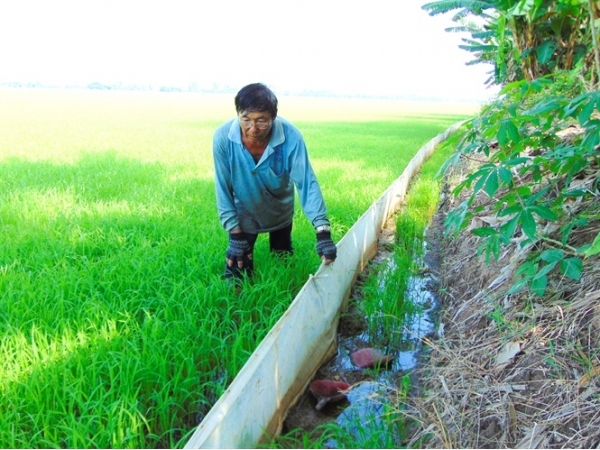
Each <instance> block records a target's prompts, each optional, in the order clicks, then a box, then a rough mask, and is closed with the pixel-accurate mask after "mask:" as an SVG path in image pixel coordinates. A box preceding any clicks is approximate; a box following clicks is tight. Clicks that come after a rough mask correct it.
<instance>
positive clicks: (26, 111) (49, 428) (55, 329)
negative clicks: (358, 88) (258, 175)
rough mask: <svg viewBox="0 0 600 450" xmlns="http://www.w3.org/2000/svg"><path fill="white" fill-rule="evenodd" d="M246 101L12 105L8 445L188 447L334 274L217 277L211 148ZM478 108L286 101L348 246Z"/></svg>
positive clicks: (3, 207)
mask: <svg viewBox="0 0 600 450" xmlns="http://www.w3.org/2000/svg"><path fill="white" fill-rule="evenodd" d="M233 97H234V95H217V94H192V93H159V92H125V91H122V92H113V91H84V90H81V91H77V90H42V89H37V90H36V89H32V90H25V89H23V90H19V89H14V90H10V89H4V90H0V105H1V106H0V361H1V362H2V364H1V365H0V448H40V447H42V448H48V447H67V448H113V447H116V448H164V447H182V446H183V445H184V444H185V443H186V442H187V440H188V439H189V437H190V436H191V434H192V433H193V431H194V429H195V427H196V426H197V425H198V423H199V422H200V421H201V420H202V418H203V417H204V415H205V414H206V413H207V412H208V411H209V410H210V408H211V406H212V405H213V404H214V403H215V402H216V400H217V399H218V398H219V396H220V395H221V394H222V393H223V392H224V390H225V389H226V388H227V386H228V384H229V383H230V382H231V381H232V380H233V378H234V377H235V375H236V374H237V372H238V371H239V370H240V369H241V367H242V366H243V365H244V363H245V362H246V360H247V359H248V357H249V356H250V354H251V353H252V352H253V350H254V349H255V348H256V347H257V345H258V344H259V343H260V341H261V339H262V338H263V337H264V336H265V335H266V334H267V333H268V331H269V329H270V328H271V327H272V326H273V325H274V324H275V323H276V322H277V320H278V319H279V318H280V316H281V315H282V313H283V312H284V311H285V310H286V308H287V306H288V305H289V304H290V303H291V301H292V300H293V298H294V297H295V295H296V293H297V292H298V291H299V290H300V288H301V287H302V285H303V284H304V282H305V281H306V279H307V278H308V276H309V274H311V273H315V272H316V270H317V269H318V267H319V265H320V259H319V257H318V256H317V254H316V251H315V234H314V230H313V229H312V227H311V226H310V224H309V223H308V221H307V220H306V218H305V217H304V216H303V214H302V212H301V210H300V208H299V205H297V213H296V218H295V222H294V232H293V238H294V248H295V254H294V255H293V257H291V258H290V259H289V260H286V261H280V260H278V259H277V258H275V257H272V256H271V255H270V254H269V251H268V242H267V239H266V237H265V236H260V237H259V240H258V242H257V246H256V251H255V272H256V273H255V279H254V281H253V283H252V284H246V285H244V287H243V289H242V291H241V293H240V294H239V295H238V294H236V293H235V292H234V291H233V290H232V289H231V287H230V286H228V285H227V284H226V283H225V281H223V280H221V275H222V273H223V269H224V260H225V249H226V246H227V234H226V233H225V232H224V231H223V230H222V228H221V226H220V223H219V220H218V216H217V212H216V201H215V194H214V183H213V175H214V174H213V161H212V134H213V131H214V130H215V129H216V127H217V126H219V125H220V124H221V123H222V122H223V121H225V120H227V119H229V118H231V117H233V116H234V114H235V111H234V107H233ZM476 110H477V106H473V105H442V104H439V105H436V104H425V103H408V102H399V101H392V100H373V99H326V98H301V97H297V98H294V97H280V98H279V114H280V115H281V116H282V117H285V118H287V119H289V120H291V121H292V122H294V123H295V124H296V125H297V126H298V127H299V128H300V129H301V131H302V132H303V134H304V137H305V139H306V142H307V145H308V149H309V154H310V157H311V161H312V164H313V167H314V169H315V172H316V174H317V177H318V179H319V182H320V184H321V188H322V191H323V194H324V196H325V201H326V203H327V206H328V211H329V218H330V220H331V222H332V230H333V232H332V235H333V238H334V239H335V240H336V241H339V240H340V239H341V238H342V237H343V235H344V233H345V232H346V231H347V230H348V229H349V228H350V227H351V226H352V225H353V223H354V222H355V221H356V219H357V218H358V217H359V216H360V215H362V213H363V212H364V211H365V210H366V209H367V208H368V207H369V206H370V205H371V203H372V202H373V201H375V200H376V199H377V198H378V197H379V196H380V195H381V193H382V192H383V191H384V190H385V189H386V188H387V187H388V186H389V184H390V183H391V182H392V181H393V180H394V179H396V178H397V177H398V176H399V175H400V173H401V172H402V170H403V169H404V167H405V165H406V164H407V162H408V161H409V160H410V159H411V158H412V156H413V155H414V154H415V153H416V152H417V151H418V150H419V148H420V147H421V146H422V145H423V144H425V143H426V142H427V141H429V140H430V139H431V138H433V137H434V136H435V135H437V134H438V133H440V132H442V131H444V130H445V129H446V128H447V127H448V126H450V125H451V124H453V123H455V122H457V121H459V120H461V119H464V118H466V117H469V116H471V115H473V114H475V112H476Z"/></svg>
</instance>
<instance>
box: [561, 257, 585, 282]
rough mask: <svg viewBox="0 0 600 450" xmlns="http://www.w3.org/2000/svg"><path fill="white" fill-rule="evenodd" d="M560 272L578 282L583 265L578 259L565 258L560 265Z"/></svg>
mask: <svg viewBox="0 0 600 450" xmlns="http://www.w3.org/2000/svg"><path fill="white" fill-rule="evenodd" d="M560 271H561V272H562V273H564V274H565V275H566V276H568V277H569V278H572V279H573V280H579V279H580V278H581V272H582V271H583V263H582V262H581V259H579V258H575V257H573V258H567V259H565V260H564V261H563V262H561V263H560Z"/></svg>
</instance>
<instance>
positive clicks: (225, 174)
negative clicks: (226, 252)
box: [213, 129, 240, 231]
mask: <svg viewBox="0 0 600 450" xmlns="http://www.w3.org/2000/svg"><path fill="white" fill-rule="evenodd" d="M229 145H230V144H229V139H228V138H227V134H226V133H224V130H223V129H220V130H217V132H216V133H215V135H214V137H213V159H214V163H215V189H216V194H217V210H218V213H219V220H220V221H221V224H222V225H223V228H225V230H226V231H232V230H234V229H236V228H239V226H240V225H239V221H238V217H237V210H236V207H235V202H234V199H233V184H232V178H231V160H230V157H229V152H230V149H229Z"/></svg>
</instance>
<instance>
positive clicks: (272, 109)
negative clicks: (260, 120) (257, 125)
mask: <svg viewBox="0 0 600 450" xmlns="http://www.w3.org/2000/svg"><path fill="white" fill-rule="evenodd" d="M235 110H236V111H237V112H238V114H239V113H241V112H243V111H267V112H268V113H269V114H271V116H272V117H273V118H275V117H277V97H275V94H274V93H273V91H271V89H269V88H268V87H267V86H265V85H264V84H262V83H253V84H249V85H248V86H245V87H243V88H242V89H240V91H239V92H238V93H237V95H236V96H235Z"/></svg>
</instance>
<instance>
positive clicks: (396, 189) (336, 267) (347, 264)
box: [185, 122, 462, 448]
mask: <svg viewBox="0 0 600 450" xmlns="http://www.w3.org/2000/svg"><path fill="white" fill-rule="evenodd" d="M460 125H462V122H460V123H457V124H455V125H453V126H451V127H450V128H448V129H447V130H446V131H445V132H444V133H442V134H439V135H438V136H436V137H435V138H433V139H432V140H431V141H429V142H428V143H427V144H426V145H425V146H423V147H422V148H421V149H420V150H419V152H418V153H417V154H416V155H415V156H414V158H413V159H412V160H411V161H410V163H409V164H408V166H407V167H406V169H405V170H404V171H403V172H402V175H401V176H400V177H399V178H398V179H396V180H395V181H394V182H393V183H392V185H391V186H390V187H389V188H388V189H387V190H386V191H385V192H384V193H383V195H382V196H381V197H380V198H379V200H377V201H376V202H375V203H374V204H373V205H372V206H371V207H370V208H369V209H368V210H367V211H366V212H365V213H364V214H363V215H362V216H361V217H360V219H359V220H358V221H357V222H356V224H354V226H353V227H352V228H351V229H350V230H349V231H348V233H347V234H346V235H345V236H344V237H343V238H342V239H341V240H340V242H339V243H338V256H337V259H336V260H335V262H334V263H333V264H330V265H328V266H325V265H321V267H320V268H319V270H318V271H317V273H316V274H315V275H314V276H310V277H309V279H308V281H307V282H306V284H305V285H304V286H303V287H302V289H301V290H300V292H299V293H298V295H297V296H296V298H295V299H294V301H293V302H292V304H291V305H290V307H289V308H288V310H287V311H286V312H285V313H284V314H283V316H282V317H281V319H280V320H279V321H278V322H277V323H276V324H275V326H274V327H273V328H272V329H271V331H270V332H269V333H268V334H267V336H266V337H265V339H264V340H263V341H262V342H261V344H260V345H259V346H258V348H257V349H256V350H255V351H254V353H253V354H252V355H251V356H250V358H249V360H248V361H247V362H246V364H245V365H244V367H242V369H241V370H240V372H239V374H238V375H237V377H236V378H235V379H234V380H233V381H232V383H231V385H230V386H229V388H228V389H227V390H226V392H225V393H224V394H223V395H222V396H221V398H220V399H219V400H218V401H217V403H215V405H214V406H213V408H212V409H211V410H210V411H209V413H208V414H207V415H206V417H205V418H204V420H203V421H202V423H201V424H200V425H199V426H198V428H197V429H196V431H195V432H194V434H193V435H192V437H191V438H190V440H189V441H188V442H187V444H186V446H185V448H254V447H256V446H257V445H258V443H259V442H261V440H262V439H263V437H264V436H265V435H267V436H274V435H276V434H278V433H279V432H280V431H281V427H282V425H283V420H284V419H285V414H286V412H287V411H288V409H289V408H290V407H291V406H293V405H294V404H295V402H296V401H297V399H298V398H299V397H300V396H301V395H302V394H303V393H304V391H305V390H306V388H307V386H308V384H309V382H310V381H311V379H312V377H313V376H314V374H315V373H316V372H317V370H318V369H319V367H321V366H322V365H323V364H324V363H325V362H326V361H327V360H329V359H330V358H331V357H332V356H333V355H334V354H335V352H336V347H337V325H338V319H339V312H340V311H341V310H343V308H344V307H345V303H346V301H347V299H348V296H349V294H350V289H351V287H352V285H353V283H354V281H355V280H356V278H357V276H358V275H359V274H360V273H361V272H362V270H363V269H364V267H365V265H366V264H367V262H368V261H369V259H371V258H372V257H373V255H374V254H375V252H376V251H377V238H378V236H379V233H380V232H381V229H382V227H383V224H384V223H385V221H386V220H387V218H388V217H389V216H391V215H392V214H393V213H394V212H395V211H396V210H397V209H398V208H399V207H400V204H401V202H402V201H403V200H404V196H405V194H406V191H407V189H408V185H409V183H410V180H411V179H412V178H413V177H414V175H415V174H416V173H417V172H418V171H419V169H420V167H421V165H422V164H423V163H424V162H425V160H426V159H427V158H429V156H431V154H432V153H433V151H434V150H435V147H436V146H437V145H438V144H439V143H440V142H442V141H444V140H445V139H447V138H448V136H449V135H450V134H451V133H452V132H453V131H454V130H456V129H457V128H459V127H460Z"/></svg>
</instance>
